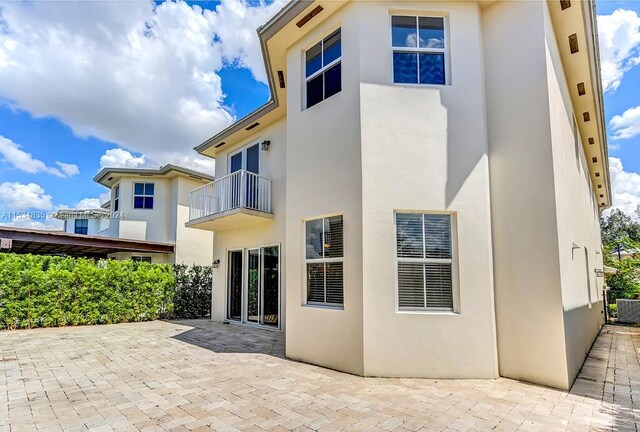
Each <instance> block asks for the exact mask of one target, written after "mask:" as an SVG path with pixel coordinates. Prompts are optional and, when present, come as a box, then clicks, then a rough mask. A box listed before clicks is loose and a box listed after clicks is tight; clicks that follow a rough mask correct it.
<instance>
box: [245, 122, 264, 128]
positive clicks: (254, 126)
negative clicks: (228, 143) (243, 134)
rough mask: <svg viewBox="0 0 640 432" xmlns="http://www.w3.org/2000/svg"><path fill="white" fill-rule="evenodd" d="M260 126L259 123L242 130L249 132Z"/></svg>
mask: <svg viewBox="0 0 640 432" xmlns="http://www.w3.org/2000/svg"><path fill="white" fill-rule="evenodd" d="M259 125H260V123H258V122H255V123H254V124H252V125H251V126H247V127H246V128H244V130H251V129H253V128H256V127H258V126H259Z"/></svg>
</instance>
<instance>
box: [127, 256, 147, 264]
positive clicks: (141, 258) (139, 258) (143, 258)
mask: <svg viewBox="0 0 640 432" xmlns="http://www.w3.org/2000/svg"><path fill="white" fill-rule="evenodd" d="M131 261H135V262H144V263H151V257H148V256H132V257H131Z"/></svg>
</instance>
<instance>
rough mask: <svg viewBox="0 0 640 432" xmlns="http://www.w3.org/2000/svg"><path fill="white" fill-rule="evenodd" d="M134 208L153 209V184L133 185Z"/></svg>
mask: <svg viewBox="0 0 640 432" xmlns="http://www.w3.org/2000/svg"><path fill="white" fill-rule="evenodd" d="M133 208H136V209H152V208H153V183H134V184H133Z"/></svg>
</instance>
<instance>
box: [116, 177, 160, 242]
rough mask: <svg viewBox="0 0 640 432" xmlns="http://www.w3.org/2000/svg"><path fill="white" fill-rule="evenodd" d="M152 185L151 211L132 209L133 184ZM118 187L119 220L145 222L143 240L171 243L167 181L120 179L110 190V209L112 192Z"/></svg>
mask: <svg viewBox="0 0 640 432" xmlns="http://www.w3.org/2000/svg"><path fill="white" fill-rule="evenodd" d="M134 183H154V185H155V186H154V198H153V209H134V208H133V184H134ZM117 185H120V204H119V205H120V209H119V212H120V215H121V216H120V219H122V220H127V221H145V222H146V223H147V227H146V232H145V238H144V240H148V241H154V242H171V241H172V240H171V238H172V235H171V225H170V223H171V206H170V202H171V188H170V182H169V181H168V180H167V179H163V178H158V177H140V176H136V177H126V176H124V177H122V178H121V179H120V181H119V182H118V183H117V184H115V185H114V186H113V187H112V188H111V198H112V201H111V209H112V210H113V209H114V208H115V206H114V204H113V197H114V195H113V190H114V189H115V186H117Z"/></svg>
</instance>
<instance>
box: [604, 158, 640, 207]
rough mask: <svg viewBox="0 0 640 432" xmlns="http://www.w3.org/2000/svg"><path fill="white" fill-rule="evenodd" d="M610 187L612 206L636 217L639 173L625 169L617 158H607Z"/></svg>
mask: <svg viewBox="0 0 640 432" xmlns="http://www.w3.org/2000/svg"><path fill="white" fill-rule="evenodd" d="M609 172H610V174H611V189H612V191H611V192H612V194H613V205H612V208H618V209H620V210H622V211H623V212H624V213H625V214H627V215H629V216H631V217H634V218H635V217H636V213H635V211H636V208H637V207H638V205H639V204H640V174H639V173H636V172H630V171H625V170H624V166H623V165H622V161H621V160H620V159H619V158H614V157H610V158H609Z"/></svg>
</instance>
